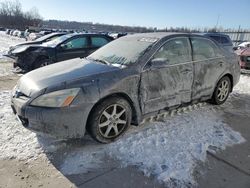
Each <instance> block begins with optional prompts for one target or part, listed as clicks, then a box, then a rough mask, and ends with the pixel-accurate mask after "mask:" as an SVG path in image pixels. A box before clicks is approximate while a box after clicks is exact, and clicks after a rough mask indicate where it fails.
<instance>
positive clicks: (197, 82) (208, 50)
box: [191, 37, 227, 100]
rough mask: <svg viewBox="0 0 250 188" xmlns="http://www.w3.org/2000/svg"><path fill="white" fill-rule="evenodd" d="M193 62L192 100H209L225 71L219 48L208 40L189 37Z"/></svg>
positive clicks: (225, 64)
mask: <svg viewBox="0 0 250 188" xmlns="http://www.w3.org/2000/svg"><path fill="white" fill-rule="evenodd" d="M191 44H192V49H193V60H194V84H193V94H192V98H193V100H196V99H197V100H198V99H201V98H210V97H211V95H212V94H213V91H214V87H215V85H216V83H217V81H218V79H219V78H220V76H221V75H222V74H223V72H224V71H225V70H226V66H227V63H226V61H225V58H224V56H223V54H222V53H221V51H220V49H219V47H217V45H216V44H215V43H214V42H213V41H211V40H210V39H206V38H202V37H191Z"/></svg>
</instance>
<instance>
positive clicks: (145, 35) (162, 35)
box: [122, 32, 210, 40]
mask: <svg viewBox="0 0 250 188" xmlns="http://www.w3.org/2000/svg"><path fill="white" fill-rule="evenodd" d="M170 36H188V37H189V36H193V37H194V36H198V37H202V38H206V39H209V40H210V38H209V37H207V36H204V35H197V34H194V33H179V32H152V33H136V34H131V35H126V36H124V37H122V38H124V39H126V38H133V37H134V38H155V39H158V40H160V39H163V38H165V37H170Z"/></svg>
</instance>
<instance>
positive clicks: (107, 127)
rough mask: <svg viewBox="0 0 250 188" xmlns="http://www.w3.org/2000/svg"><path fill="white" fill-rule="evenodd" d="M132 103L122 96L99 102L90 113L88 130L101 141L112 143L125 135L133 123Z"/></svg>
mask: <svg viewBox="0 0 250 188" xmlns="http://www.w3.org/2000/svg"><path fill="white" fill-rule="evenodd" d="M131 117H132V112H131V107H130V104H129V103H128V102H127V101H126V100H124V99H123V98H120V97H112V98H108V99H106V100H104V101H103V102H101V103H100V104H98V105H97V106H96V107H95V109H94V110H93V112H92V114H90V119H89V122H88V131H89V132H90V134H91V136H92V137H93V138H94V139H95V140H97V141H98V142H101V143H110V142H112V141H114V140H116V139H117V138H118V137H120V136H121V135H123V134H124V133H125V131H126V130H127V128H128V127H129V125H130V123H131Z"/></svg>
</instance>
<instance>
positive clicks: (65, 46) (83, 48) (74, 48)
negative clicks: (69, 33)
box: [56, 36, 89, 61]
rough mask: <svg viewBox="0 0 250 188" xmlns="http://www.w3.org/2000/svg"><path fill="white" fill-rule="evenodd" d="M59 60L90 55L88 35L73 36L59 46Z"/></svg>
mask: <svg viewBox="0 0 250 188" xmlns="http://www.w3.org/2000/svg"><path fill="white" fill-rule="evenodd" d="M56 54H57V56H56V57H57V61H64V60H68V59H73V58H77V57H86V56H87V55H89V38H88V36H77V37H73V38H71V39H69V40H67V41H65V42H63V43H62V44H60V45H59V46H58V47H57V53H56Z"/></svg>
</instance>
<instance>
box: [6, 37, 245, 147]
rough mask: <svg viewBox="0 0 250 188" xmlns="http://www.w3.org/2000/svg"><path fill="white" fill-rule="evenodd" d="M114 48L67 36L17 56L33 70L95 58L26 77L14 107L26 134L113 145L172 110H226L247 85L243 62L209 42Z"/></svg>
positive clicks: (143, 42) (121, 41)
mask: <svg viewBox="0 0 250 188" xmlns="http://www.w3.org/2000/svg"><path fill="white" fill-rule="evenodd" d="M111 40H112V39H110V38H108V37H107V36H106V35H99V34H67V35H63V36H61V37H58V38H56V39H54V40H51V41H49V42H45V43H42V44H40V45H28V46H22V47H20V48H17V49H15V50H14V51H13V52H12V53H13V54H15V55H16V57H17V59H19V60H18V62H17V64H18V65H23V66H24V67H25V65H27V64H28V62H29V67H31V69H32V68H33V67H40V66H43V65H45V64H50V63H52V62H57V61H61V60H65V59H70V58H74V57H85V56H87V57H86V58H77V59H71V60H67V61H62V62H60V63H56V64H53V65H49V66H45V67H42V68H39V69H36V70H33V71H31V72H29V73H27V74H25V75H24V76H22V77H21V79H20V80H19V81H18V83H17V85H16V86H15V88H14V89H13V94H12V99H11V101H12V103H11V106H12V109H13V112H14V114H16V116H17V117H18V118H19V120H20V122H22V124H23V126H24V127H26V128H27V129H30V130H32V131H34V132H41V133H45V134H49V135H52V136H55V137H58V138H64V139H68V138H82V137H83V136H84V135H85V133H86V131H88V132H89V133H90V135H91V136H92V137H93V138H94V139H95V140H97V141H99V142H101V143H109V142H112V141H115V140H116V139H118V138H119V137H120V136H122V135H123V134H124V133H125V131H126V130H127V129H128V128H129V126H130V124H131V123H133V124H134V125H138V124H140V122H142V120H143V119H144V118H146V117H150V116H152V115H156V114H160V113H163V112H166V111H168V110H169V109H174V108H177V107H180V106H185V105H188V104H190V103H192V102H198V101H207V100H208V101H210V102H211V103H213V104H222V103H224V102H225V101H226V99H227V98H228V96H229V94H230V92H231V91H232V90H233V87H234V86H235V85H236V84H237V83H238V81H239V78H240V65H239V62H238V58H237V55H236V54H235V53H232V52H231V51H229V50H225V48H224V46H223V45H220V44H218V43H217V42H216V41H215V40H213V39H211V38H209V37H207V36H202V35H197V34H180V33H146V34H145V33H144V34H134V35H127V36H124V37H121V38H118V39H116V40H114V41H112V42H110V41H111ZM107 43H108V44H107ZM101 46H103V47H101ZM99 47H101V48H100V49H98V50H96V49H97V48H99ZM95 50H96V51H95ZM93 51H94V52H93ZM92 52H93V53H92ZM89 54H90V55H89ZM41 55H43V58H38V57H40V56H41ZM44 57H46V58H44ZM19 61H20V62H19ZM19 63H20V64H19Z"/></svg>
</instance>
